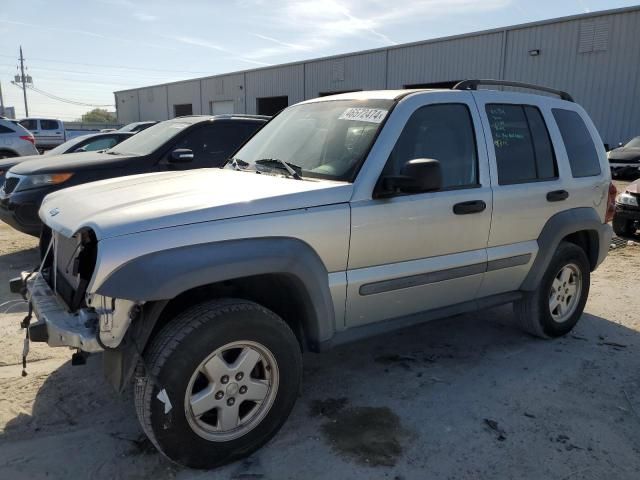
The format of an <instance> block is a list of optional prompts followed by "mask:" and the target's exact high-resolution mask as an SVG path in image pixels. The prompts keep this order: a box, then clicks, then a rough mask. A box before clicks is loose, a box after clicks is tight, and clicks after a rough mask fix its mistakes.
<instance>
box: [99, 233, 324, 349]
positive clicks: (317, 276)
mask: <svg viewBox="0 0 640 480" xmlns="http://www.w3.org/2000/svg"><path fill="white" fill-rule="evenodd" d="M261 274H285V275H290V276H291V277H293V278H294V279H295V280H296V283H297V284H298V285H299V287H300V288H298V289H297V291H295V292H291V294H292V295H300V296H301V298H302V301H303V304H304V306H305V311H306V312H307V314H306V315H305V317H306V318H304V319H303V328H304V331H305V335H306V336H307V338H308V340H309V341H310V342H312V343H314V344H317V343H320V342H323V341H326V340H328V339H329V338H331V337H332V336H333V333H334V332H335V312H334V308H333V300H332V297H331V293H330V291H329V277H328V275H329V274H328V272H327V269H326V267H325V265H324V263H323V262H322V260H321V259H320V257H319V256H318V254H317V253H316V252H315V251H314V250H313V249H312V248H311V247H310V246H309V245H308V244H307V243H305V242H303V241H302V240H298V239H295V238H289V237H266V238H253V239H241V240H228V241H223V242H212V243H204V244H198V245H188V246H184V247H178V248H172V249H168V250H162V251H159V252H153V253H149V254H147V255H143V256H141V257H138V258H136V259H133V260H131V261H129V262H127V263H125V264H123V265H121V266H120V267H118V268H117V269H116V270H114V271H113V272H112V273H111V274H110V275H109V276H108V277H107V278H106V280H105V281H104V282H103V283H102V285H100V287H98V289H97V293H98V294H100V295H104V296H107V297H112V298H121V299H125V300H132V301H137V302H151V301H163V300H171V299H172V298H175V297H176V296H178V295H180V294H181V293H183V292H186V291H187V290H191V289H192V288H196V287H200V286H203V285H208V284H211V283H216V282H220V281H224V280H234V279H238V278H243V277H250V276H254V275H261Z"/></svg>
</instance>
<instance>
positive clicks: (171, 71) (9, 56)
mask: <svg viewBox="0 0 640 480" xmlns="http://www.w3.org/2000/svg"><path fill="white" fill-rule="evenodd" d="M0 57H6V58H15V56H14V55H5V54H0ZM30 60H39V61H41V62H49V63H64V64H68V65H83V66H88V67H105V68H118V69H122V70H138V71H142V72H170V73H194V74H198V75H199V74H204V75H207V74H211V72H204V71H193V70H191V71H189V70H168V69H162V68H146V67H145V68H142V67H123V66H120V65H107V64H98V63H84V62H64V61H62V60H49V59H46V58H35V57H30Z"/></svg>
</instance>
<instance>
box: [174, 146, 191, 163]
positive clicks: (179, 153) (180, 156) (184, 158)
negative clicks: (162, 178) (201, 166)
mask: <svg viewBox="0 0 640 480" xmlns="http://www.w3.org/2000/svg"><path fill="white" fill-rule="evenodd" d="M191 161H193V150H191V149H189V148H176V149H175V150H174V151H173V152H171V157H169V162H170V163H188V162H191Z"/></svg>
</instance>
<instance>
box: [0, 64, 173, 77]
mask: <svg viewBox="0 0 640 480" xmlns="http://www.w3.org/2000/svg"><path fill="white" fill-rule="evenodd" d="M0 67H7V68H14V67H15V65H10V64H8V63H0ZM29 70H34V71H38V72H39V71H43V72H59V73H70V74H74V75H75V74H77V75H97V76H101V77H118V78H132V76H135V75H141V74H135V73H127V74H117V73H102V72H83V71H78V70H66V69H65V70H59V69H57V68H46V67H29ZM138 78H154V79H155V78H157V79H166V78H167V75H153V74H152V75H142V76H140V77H138Z"/></svg>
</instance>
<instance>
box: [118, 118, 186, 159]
mask: <svg viewBox="0 0 640 480" xmlns="http://www.w3.org/2000/svg"><path fill="white" fill-rule="evenodd" d="M190 125H191V123H188V122H184V121H180V120H167V121H165V122H160V123H156V124H155V125H153V126H151V127H149V128H147V129H145V130H143V131H141V132H140V133H136V134H135V135H134V136H133V137H131V138H127V139H126V140H125V141H124V142H121V143H119V144H118V145H116V146H115V147H113V148H110V149H109V150H108V151H107V153H112V154H115V155H149V154H150V153H153V152H155V151H156V150H157V149H158V148H160V147H161V146H163V145H164V144H165V143H167V141H169V140H171V139H172V138H173V137H175V136H176V135H178V134H179V133H180V132H181V131H183V130H184V129H185V128H187V127H189V126H190Z"/></svg>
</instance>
